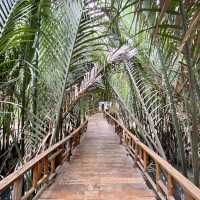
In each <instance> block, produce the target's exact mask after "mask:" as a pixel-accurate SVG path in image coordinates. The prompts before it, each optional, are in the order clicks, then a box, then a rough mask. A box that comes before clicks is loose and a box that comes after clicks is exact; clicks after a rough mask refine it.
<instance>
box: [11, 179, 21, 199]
mask: <svg viewBox="0 0 200 200" xmlns="http://www.w3.org/2000/svg"><path fill="white" fill-rule="evenodd" d="M22 187H23V177H21V176H20V177H18V178H17V179H16V180H15V182H14V184H13V193H12V200H19V199H21V197H22Z"/></svg>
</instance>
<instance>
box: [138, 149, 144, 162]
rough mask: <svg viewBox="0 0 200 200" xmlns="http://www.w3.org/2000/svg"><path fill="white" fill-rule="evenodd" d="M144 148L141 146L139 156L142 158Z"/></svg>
mask: <svg viewBox="0 0 200 200" xmlns="http://www.w3.org/2000/svg"><path fill="white" fill-rule="evenodd" d="M142 150H143V149H142V148H141V147H139V157H140V159H141V160H142Z"/></svg>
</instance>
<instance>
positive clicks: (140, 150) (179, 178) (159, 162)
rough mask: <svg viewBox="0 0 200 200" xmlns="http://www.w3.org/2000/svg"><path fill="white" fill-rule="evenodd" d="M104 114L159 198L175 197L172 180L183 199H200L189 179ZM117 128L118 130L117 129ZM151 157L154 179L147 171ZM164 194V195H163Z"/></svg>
mask: <svg viewBox="0 0 200 200" xmlns="http://www.w3.org/2000/svg"><path fill="white" fill-rule="evenodd" d="M104 113H105V115H106V116H107V117H108V118H109V119H110V120H112V121H113V122H114V124H115V129H116V131H118V134H119V136H120V142H121V143H125V144H126V145H127V146H128V148H129V153H130V154H131V156H132V157H133V158H134V159H135V162H136V163H137V164H138V166H139V167H140V169H141V170H142V171H143V173H144V175H145V176H146V178H147V179H148V181H149V182H150V183H151V185H152V187H153V188H154V190H155V191H156V192H157V194H158V195H159V197H160V198H161V199H164V196H167V198H168V199H175V197H174V181H176V182H177V183H178V185H179V186H180V187H181V188H182V189H183V191H184V194H185V199H187V200H200V189H199V188H198V187H196V186H195V185H194V184H193V183H192V182H191V181H190V180H189V179H187V178H186V177H185V176H183V175H182V174H181V173H180V172H178V171H177V170H176V169H175V168H174V167H173V166H172V165H171V164H169V163H168V162H167V161H166V160H164V159H163V158H161V157H160V156H159V155H158V154H157V153H155V152H154V151H153V150H151V149H150V148H149V147H147V146H146V145H145V144H143V143H142V142H141V141H140V140H139V139H138V138H137V137H136V136H134V135H133V134H132V133H131V132H130V131H129V130H128V129H127V128H126V127H124V126H123V125H122V124H121V123H120V122H119V121H118V120H116V119H115V118H114V117H113V116H111V115H110V114H109V113H108V112H104ZM117 129H118V130H117ZM150 158H151V159H152V160H153V161H154V162H155V164H156V167H155V168H156V169H155V171H156V177H155V181H154V180H153V179H152V178H151V177H150V175H149V174H148V173H147V168H148V164H149V159H150ZM161 170H164V171H165V173H166V174H167V184H166V185H165V184H164V182H163V181H162V180H161ZM163 194H164V196H163Z"/></svg>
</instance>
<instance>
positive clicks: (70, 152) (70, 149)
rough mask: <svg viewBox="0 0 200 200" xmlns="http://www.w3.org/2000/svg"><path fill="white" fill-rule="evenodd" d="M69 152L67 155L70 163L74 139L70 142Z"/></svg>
mask: <svg viewBox="0 0 200 200" xmlns="http://www.w3.org/2000/svg"><path fill="white" fill-rule="evenodd" d="M68 145H69V152H68V155H67V161H70V158H71V155H72V138H71V139H70V140H69V144H68Z"/></svg>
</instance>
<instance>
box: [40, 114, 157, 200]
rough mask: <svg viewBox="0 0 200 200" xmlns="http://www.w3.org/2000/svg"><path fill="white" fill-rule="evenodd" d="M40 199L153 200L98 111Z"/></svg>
mask: <svg viewBox="0 0 200 200" xmlns="http://www.w3.org/2000/svg"><path fill="white" fill-rule="evenodd" d="M44 199H59V200H64V199H66V200H138V199H140V200H153V199H155V195H154V193H153V192H152V191H151V190H149V189H148V187H147V186H146V184H145V181H144V179H143V177H142V174H141V173H140V171H139V169H138V168H136V167H133V162H132V161H131V159H130V158H129V157H128V156H127V152H126V150H125V148H124V147H123V146H122V145H120V144H119V139H118V136H117V135H116V134H115V133H114V129H113V128H112V127H111V126H110V125H109V124H108V123H107V121H106V120H105V119H104V118H103V115H102V114H95V115H93V116H92V117H91V118H90V119H89V124H88V130H87V133H86V135H85V138H84V139H83V141H82V142H81V144H80V146H79V147H78V148H77V150H76V152H75V153H74V156H72V160H71V162H70V163H65V164H64V166H63V168H62V172H61V174H60V175H58V177H57V178H56V180H55V182H54V183H53V184H52V185H51V186H50V187H49V188H47V190H45V191H44V192H43V194H42V195H41V197H40V200H44Z"/></svg>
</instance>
